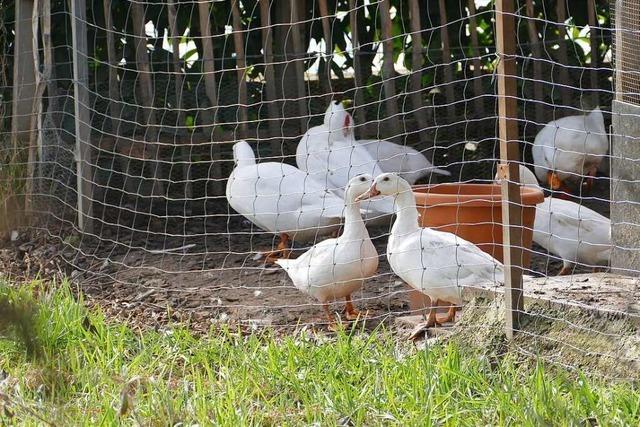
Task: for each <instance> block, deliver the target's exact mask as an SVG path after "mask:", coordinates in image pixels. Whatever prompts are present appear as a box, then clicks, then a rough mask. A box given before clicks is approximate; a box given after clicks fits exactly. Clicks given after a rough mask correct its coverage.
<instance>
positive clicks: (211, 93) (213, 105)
mask: <svg viewBox="0 0 640 427" xmlns="http://www.w3.org/2000/svg"><path fill="white" fill-rule="evenodd" d="M210 6H211V4H210V3H209V2H205V1H201V2H198V19H199V23H200V37H202V71H203V73H204V89H205V93H206V94H207V99H208V100H209V109H206V110H204V112H203V116H204V121H205V122H206V123H205V128H207V131H206V134H207V137H209V138H210V139H211V145H210V147H211V174H212V175H213V179H212V180H210V185H211V190H212V193H213V195H215V196H219V195H221V194H224V186H223V182H222V179H223V178H222V167H221V166H220V163H221V157H222V156H221V149H220V142H219V141H218V135H217V133H218V132H217V131H216V129H217V127H218V89H217V84H216V75H215V66H214V60H215V57H214V56H213V37H212V34H211V33H212V31H211V17H210V13H211V12H210V9H209V7H210Z"/></svg>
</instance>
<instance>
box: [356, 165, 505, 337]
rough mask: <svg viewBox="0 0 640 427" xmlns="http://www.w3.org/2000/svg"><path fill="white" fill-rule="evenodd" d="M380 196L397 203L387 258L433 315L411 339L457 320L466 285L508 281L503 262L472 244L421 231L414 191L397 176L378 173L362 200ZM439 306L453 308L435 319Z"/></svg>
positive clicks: (435, 231)
mask: <svg viewBox="0 0 640 427" xmlns="http://www.w3.org/2000/svg"><path fill="white" fill-rule="evenodd" d="M378 195H387V196H393V197H395V201H396V203H395V206H396V215H397V218H396V220H395V222H394V223H393V227H392V228H391V234H390V235H389V242H388V244H387V259H388V260H389V264H390V265H391V268H392V269H393V272H394V273H395V274H397V275H398V276H399V277H400V278H401V279H402V280H404V281H405V282H406V283H407V284H408V285H409V286H411V287H412V288H414V289H416V290H417V291H420V292H422V293H424V294H425V295H427V296H428V297H429V298H430V299H431V309H430V311H429V316H428V318H427V320H426V322H424V323H422V324H420V325H418V326H417V327H416V329H415V330H414V332H413V334H412V338H413V337H415V336H417V335H418V333H420V332H421V331H422V330H424V329H425V328H429V327H432V326H435V325H440V324H442V323H445V322H451V321H453V320H454V319H455V314H456V308H457V306H460V305H461V304H462V295H461V290H462V287H463V286H474V285H478V284H480V283H487V282H500V283H503V282H504V279H503V278H504V274H503V267H502V264H501V263H500V261H498V260H496V259H495V258H493V257H492V256H491V255H489V254H487V253H486V252H483V251H482V250H481V249H480V248H478V247H477V246H476V245H474V244H473V243H471V242H468V241H466V240H465V239H463V238H461V237H458V236H456V235H455V234H452V233H447V232H443V231H437V230H433V229H431V228H428V227H420V225H419V223H418V217H419V213H418V209H417V208H416V199H415V195H414V194H413V190H412V188H411V186H410V185H409V183H408V182H407V181H405V180H404V179H402V178H401V177H399V176H398V175H397V174H395V173H384V174H382V175H379V176H378V177H376V179H375V180H374V183H373V185H372V186H371V188H370V189H369V191H367V192H366V193H364V194H363V195H361V196H360V197H359V198H358V199H360V200H363V199H368V198H370V197H375V196H378ZM440 303H447V304H448V305H449V312H448V313H447V317H446V318H444V319H439V318H436V308H437V306H438V305H439V304H440Z"/></svg>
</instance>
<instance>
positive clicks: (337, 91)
mask: <svg viewBox="0 0 640 427" xmlns="http://www.w3.org/2000/svg"><path fill="white" fill-rule="evenodd" d="M515 3H516V4H515V8H514V10H515V13H513V14H511V13H509V14H507V15H508V17H509V18H512V19H514V22H515V32H514V33H513V34H510V35H509V36H510V37H511V38H512V39H513V40H512V41H513V43H515V47H516V55H515V58H516V63H517V66H516V75H515V77H516V81H517V88H516V92H515V94H514V95H515V96H516V97H517V101H518V103H517V105H518V112H517V113H518V114H517V117H518V120H517V127H518V135H519V137H518V139H519V142H520V159H521V162H520V163H521V164H522V165H523V166H524V167H525V168H527V169H529V170H530V171H531V172H532V173H533V177H532V176H531V175H530V174H527V173H526V171H523V172H521V177H520V181H522V182H524V183H527V184H528V186H527V187H524V189H523V190H522V191H523V193H522V194H523V203H524V205H525V206H529V207H528V208H526V209H524V210H523V211H522V212H523V213H522V219H523V220H524V222H525V226H524V227H523V230H524V233H523V234H524V246H525V248H524V253H525V257H524V261H525V263H524V264H525V265H524V270H525V271H524V272H525V274H526V275H527V277H525V280H524V290H525V297H526V301H525V302H526V305H525V310H524V314H525V315H526V316H525V317H524V319H523V324H522V328H521V331H520V332H519V334H518V335H519V338H518V339H519V341H518V340H516V341H515V342H516V346H517V349H518V350H519V351H520V352H522V353H523V354H542V357H545V358H547V359H549V360H550V361H552V362H554V363H559V364H565V365H570V366H574V367H576V366H595V365H598V366H601V367H605V368H606V369H610V373H611V374H614V373H615V374H616V375H618V376H627V377H634V378H635V377H636V376H637V375H636V374H637V368H638V352H639V351H640V341H639V340H638V334H637V332H636V329H635V325H637V319H638V316H637V310H638V304H639V303H640V301H638V296H637V295H638V293H637V292H635V291H636V290H637V289H638V284H637V282H636V280H635V279H634V278H633V276H634V275H635V273H636V272H637V270H640V268H639V267H638V265H637V264H635V263H634V260H635V258H634V253H635V252H634V248H635V247H636V246H637V244H636V243H634V236H635V235H636V234H634V233H637V232H636V231H635V228H637V225H636V224H637V219H636V218H637V216H634V209H637V208H636V206H637V203H636V200H637V195H636V194H635V193H636V192H635V191H634V189H633V184H634V183H635V182H636V180H637V177H638V175H637V174H635V173H634V172H635V169H634V168H636V167H637V166H635V162H634V153H635V151H634V149H633V142H634V140H635V138H637V137H638V136H639V135H640V133H639V132H638V128H637V125H635V124H634V120H635V122H637V114H638V113H637V111H635V110H634V109H633V108H632V107H633V106H634V105H635V106H636V107H637V106H638V98H637V97H638V86H637V85H638V70H639V69H638V58H640V56H638V54H637V53H636V52H635V49H634V48H633V47H634V46H637V41H638V28H639V25H640V21H639V19H640V18H639V16H640V14H639V13H638V11H639V6H638V3H637V2H635V3H634V2H633V1H617V2H611V3H609V2H601V1H596V0H585V1H578V2H568V1H534V0H521V1H518V2H515ZM30 4H31V3H29V2H21V1H20V0H16V2H15V4H14V5H13V7H8V8H6V9H3V18H2V19H3V22H2V26H0V33H1V34H0V41H1V43H2V49H3V56H2V64H0V65H2V66H3V73H2V77H3V80H2V82H1V84H2V103H1V108H2V110H1V112H2V113H3V120H2V123H1V126H2V127H1V128H0V135H1V137H2V138H1V142H0V143H1V144H2V145H0V156H1V157H2V158H3V160H4V162H3V165H2V170H1V171H0V173H1V175H0V190H1V191H2V199H1V200H2V201H3V205H4V211H5V215H4V219H3V220H2V223H1V224H0V225H2V229H1V230H0V231H3V232H5V231H6V236H5V237H6V240H7V242H8V243H7V247H9V248H13V250H12V251H6V252H3V258H2V262H3V265H4V267H5V268H4V270H5V272H6V273H5V275H7V276H9V277H18V276H20V275H22V276H25V275H26V276H29V275H33V274H41V275H51V274H58V273H59V274H63V275H66V276H70V277H71V278H73V279H74V281H75V282H77V283H78V285H79V286H80V289H82V291H83V292H84V293H85V295H88V297H90V298H91V299H94V300H96V301H99V302H101V303H103V304H104V305H105V306H106V307H110V309H112V310H114V311H118V312H126V313H128V314H129V315H132V316H133V315H135V316H137V317H139V318H142V319H146V320H144V322H151V323H158V324H160V323H166V322H170V321H176V320H177V321H187V320H188V321H189V322H190V323H191V324H192V325H194V327H196V328H203V329H207V328H208V327H209V326H210V325H211V322H213V323H231V324H234V325H239V326H241V327H250V328H255V327H261V326H274V327H284V326H287V327H296V328H299V327H305V326H308V325H318V326H320V325H323V324H326V323H327V318H326V316H325V315H324V314H323V310H322V304H321V303H320V302H319V301H318V298H314V297H313V296H314V295H315V296H316V297H317V296H318V294H313V292H311V290H312V289H314V286H315V285H314V283H319V282H322V281H323V280H324V281H327V280H329V281H333V282H337V283H339V284H340V285H343V286H342V288H345V287H347V285H350V286H351V285H353V286H355V288H359V289H357V290H354V291H353V294H352V299H353V304H354V305H355V306H356V307H357V308H358V309H360V310H361V311H362V312H364V311H365V310H367V311H368V315H367V319H368V320H367V324H368V325H377V324H379V323H381V322H382V323H385V324H391V325H393V324H394V319H395V318H397V317H402V316H407V315H414V314H418V313H421V312H422V310H421V307H422V306H423V305H424V304H426V302H425V301H424V298H423V297H422V296H421V295H420V294H418V293H416V292H415V291H412V290H411V289H412V288H411V286H407V283H406V282H410V283H409V285H412V286H414V287H416V286H417V287H420V286H423V288H424V286H427V288H428V287H429V286H431V288H428V289H431V291H429V292H432V294H433V295H432V296H434V295H436V297H434V299H435V298H437V295H441V293H439V292H440V291H441V290H442V289H444V290H446V289H449V288H451V286H454V287H455V286H457V285H459V286H462V287H463V288H464V291H463V300H464V304H462V301H447V299H443V302H445V304H444V305H448V304H446V303H453V304H456V305H463V306H464V308H463V311H462V313H463V314H462V317H460V316H461V315H460V313H459V314H458V317H459V318H460V320H459V321H458V324H457V326H455V328H457V329H456V330H457V333H459V334H468V336H469V339H473V340H482V339H489V338H488V337H490V336H492V334H493V333H494V332H495V331H496V330H499V329H500V327H501V326H499V325H501V324H502V323H501V322H503V315H501V314H500V313H502V312H503V311H504V307H503V305H502V304H503V303H502V302H501V298H500V297H499V295H500V294H501V290H502V283H501V282H502V277H501V274H502V273H501V265H500V264H499V263H498V262H495V261H494V260H493V259H491V258H488V257H486V256H484V255H481V254H483V253H485V252H488V253H490V254H491V255H493V256H495V257H497V258H498V260H500V261H501V260H502V249H503V248H502V211H501V202H500V181H501V180H500V176H496V166H497V164H498V163H499V158H500V149H499V145H500V144H499V132H498V131H499V122H498V117H499V109H498V101H499V96H498V86H497V82H498V81H499V79H500V78H501V76H500V74H499V72H498V68H499V63H500V61H501V60H504V58H503V57H501V55H500V54H499V52H496V20H497V19H502V15H501V14H499V13H496V12H495V7H496V6H495V5H494V2H492V1H487V0H475V1H474V0H469V1H458V2H445V1H444V0H440V1H438V2H422V1H419V0H379V1H374V0H364V1H360V0H349V1H337V0H306V1H300V2H297V1H295V2H293V1H287V0H230V1H212V2H211V1H180V2H175V1H163V2H144V1H133V2H130V1H116V0H103V1H102V2H98V1H87V2H85V1H84V0H72V1H71V2H64V1H51V2H47V1H45V0H35V1H34V2H33V9H31V6H30ZM34 17H36V18H37V19H34ZM614 17H615V19H614ZM614 29H615V31H614ZM34 34H35V36H34ZM614 45H615V48H614ZM614 50H615V51H616V52H615V53H616V55H615V56H614ZM34 51H35V52H36V53H35V54H34ZM34 70H35V72H34ZM30 73H31V74H33V78H32V79H31V78H30V77H29V76H30V75H31V74H30ZM614 77H615V81H614ZM614 87H615V90H614ZM616 103H618V104H616ZM616 105H618V106H617V107H616ZM616 108H617V109H616ZM625 108H626V109H625ZM612 112H613V114H612ZM617 113H620V114H617ZM612 120H613V125H614V126H613V128H611V127H610V126H611V124H612ZM612 129H613V130H612ZM242 141H246V143H243V142H242ZM380 141H386V142H380ZM610 141H611V143H613V144H614V149H613V150H610ZM617 141H620V144H619V145H616V144H617ZM392 144H396V145H392ZM615 147H621V151H616V148H615ZM635 158H638V157H635ZM610 165H612V169H611V171H610V170H609V167H610ZM616 165H618V167H619V169H617V170H615V166H616ZM382 172H398V173H400V175H401V176H402V177H403V178H405V179H406V180H407V181H408V182H409V183H410V184H416V185H421V186H420V187H419V189H418V190H417V193H416V194H417V195H418V196H417V201H418V204H419V205H425V206H428V208H427V209H425V210H424V211H422V212H421V215H420V217H419V221H420V224H421V225H424V226H430V227H434V228H435V229H437V230H441V231H450V232H454V233H457V234H458V235H459V236H461V237H463V238H465V239H467V240H469V241H471V242H473V243H474V244H477V245H479V247H480V248H481V249H482V250H484V251H485V252H481V251H479V250H478V249H477V248H476V247H475V245H472V244H467V243H464V244H463V245H462V246H458V244H459V243H460V240H457V241H456V240H455V239H454V240H451V238H452V236H451V235H442V234H437V233H433V235H432V234H430V233H431V232H428V231H424V230H422V231H420V232H419V235H418V237H417V238H415V239H417V240H416V245H414V246H413V247H408V248H401V243H404V242H405V241H406V242H408V243H407V244H410V243H411V238H410V236H409V237H408V236H405V235H402V234H401V233H400V231H401V229H402V227H400V226H399V227H397V228H396V229H393V228H392V224H393V223H394V221H396V222H397V223H399V224H405V221H406V224H409V225H411V224H412V221H413V220H412V219H411V218H409V219H406V217H407V215H405V214H403V213H402V212H403V211H404V209H405V205H407V206H409V205H412V204H411V203H410V202H409V203H408V204H407V203H405V204H402V203H401V202H400V199H403V198H404V196H403V195H404V194H407V193H409V194H411V193H410V192H409V191H404V192H401V193H400V194H401V195H400V196H398V198H397V199H396V202H395V203H394V202H393V199H392V198H389V197H387V198H384V199H377V200H376V199H373V200H369V201H363V202H362V203H361V206H360V211H358V213H361V214H363V215H364V217H365V219H366V220H367V228H368V233H369V235H370V237H371V239H372V242H373V246H372V247H375V251H373V252H372V251H371V246H367V245H364V244H363V245H355V246H356V247H351V246H348V245H347V246H344V247H349V248H350V249H348V250H347V249H344V250H343V251H342V252H340V251H338V250H336V249H332V248H331V247H330V246H331V244H332V242H335V240H328V239H335V238H336V236H341V238H342V239H343V240H341V241H340V242H342V243H344V241H345V239H344V236H345V235H347V234H348V233H347V229H349V230H350V231H349V233H351V232H353V233H355V234H353V235H354V236H355V237H353V239H352V240H353V241H364V242H366V241H367V239H366V238H365V237H363V236H365V235H364V234H362V233H361V230H360V232H359V233H360V234H358V232H355V231H353V227H350V226H349V221H348V220H347V221H346V223H345V220H344V218H345V215H347V214H346V212H345V211H349V206H351V204H350V202H349V198H350V197H351V196H352V194H351V193H353V192H354V191H356V190H352V191H350V189H353V188H356V187H357V185H360V184H358V183H357V182H355V181H354V182H352V186H348V185H347V184H348V182H349V179H350V178H353V177H355V176H359V174H361V173H368V174H370V175H371V176H372V178H376V176H377V175H379V174H380V173H382ZM498 175H499V174H498ZM230 176H232V177H233V179H230ZM362 178H365V179H369V178H368V177H365V176H362ZM503 178H508V177H503ZM398 182H399V181H398ZM398 182H396V184H397V185H396V188H399V187H398V186H399V185H400V184H398ZM435 183H448V184H443V185H437V184H435ZM356 184H357V185H356ZM365 184H368V185H365V187H367V188H369V187H371V183H369V181H366V182H365ZM376 184H378V185H377V188H378V189H380V188H383V187H384V183H383V182H382V181H380V182H377V181H376ZM380 184H381V185H380ZM357 188H359V189H360V190H361V191H364V190H363V188H364V187H362V188H360V187H357ZM540 188H543V189H544V192H545V194H544V195H545V196H547V197H546V198H544V199H543V196H542V194H541V193H540V192H539V191H538V190H539V189H540ZM390 191H391V190H390ZM527 192H528V193H527ZM525 193H527V194H528V195H527V194H525ZM79 194H80V196H79ZM345 200H346V201H347V202H345ZM79 202H80V203H79ZM345 206H346V209H345ZM536 206H537V207H536ZM23 208H24V210H23ZM396 208H402V209H400V213H399V215H398V216H397V218H396V219H395V220H394V216H393V215H392V213H393V211H394V210H395V209H396ZM407 211H408V212H413V210H412V209H411V207H410V206H409V207H408V208H407ZM18 212H20V213H18ZM22 212H24V213H22ZM353 212H355V211H353ZM353 212H352V213H353ZM478 215H480V216H478ZM356 216H358V215H355V214H354V215H352V218H355V217H356ZM340 218H342V219H340ZM347 218H349V217H348V215H347ZM609 218H614V221H613V227H612V222H611V220H610V219H609ZM400 219H402V221H400ZM354 221H356V220H354ZM356 222H357V221H356ZM27 224H28V226H27ZM340 224H342V225H340ZM618 226H620V228H618V229H617V228H616V227H618ZM634 227H635V228H634ZM612 229H613V237H614V238H613V241H612V231H611V230H612ZM341 230H342V231H341ZM616 230H620V231H619V232H617V231H616ZM398 233H400V234H398ZM394 235H395V237H396V239H395V241H396V244H395V246H392V243H391V240H392V239H391V238H393V237H394ZM618 235H619V236H620V240H616V236H618ZM425 236H427V237H425ZM429 236H430V237H429ZM358 239H359V240H358ZM425 239H426V240H425ZM625 239H626V240H625ZM527 240H532V242H528V241H527ZM321 242H325V243H321ZM326 242H328V243H326ZM398 242H400V243H398ZM314 244H320V246H317V247H314V249H312V250H311V252H309V253H307V254H306V255H303V254H304V252H305V251H307V250H309V249H310V248H311V247H312V246H313V245H314ZM352 246H353V245H352ZM365 246H366V248H365ZM425 246H426V249H425ZM289 247H293V252H292V254H291V257H290V259H292V260H294V259H301V260H303V261H304V263H306V267H307V268H306V269H304V268H303V269H302V270H301V271H302V273H300V272H298V274H297V276H296V273H295V271H294V270H295V269H294V268H293V267H292V266H295V265H296V264H295V262H289V263H288V264H287V262H283V263H282V264H283V265H287V266H288V267H287V269H288V271H287V272H285V271H284V270H285V269H283V268H282V267H281V266H279V265H274V264H271V263H270V261H272V260H275V259H278V258H282V257H285V256H287V255H289V250H288V248H289ZM336 247H340V248H343V246H340V245H338V246H336ZM461 247H462V248H464V250H463V249H460V248H461ZM390 248H400V254H401V256H400V257H399V259H398V260H396V261H394V260H391V262H389V261H387V256H385V253H386V252H387V250H390ZM365 249H366V250H365ZM505 250H506V248H505ZM376 252H377V254H378V255H377V256H376V254H375V253H376ZM354 254H357V256H356V255H354ZM425 254H426V255H425ZM612 254H613V255H612ZM611 258H614V260H613V262H611ZM372 260H375V261H376V262H375V263H374V262H370V261H372ZM479 260H480V261H479ZM365 261H366V262H365ZM412 262H413V263H414V264H415V263H417V264H416V265H414V264H412ZM353 263H355V264H354V265H357V268H355V267H354V268H353V270H355V271H356V272H355V273H354V272H353V271H351V272H349V273H344V277H343V276H341V274H343V273H341V272H340V271H341V268H343V267H344V266H348V265H351V264H353ZM311 264H314V265H315V266H316V267H317V268H315V269H312V268H308V267H309V265H311ZM365 264H366V265H365ZM373 264H377V268H376V266H375V265H373ZM390 264H391V265H390ZM449 264H451V265H449ZM298 265H302V263H298ZM609 266H612V267H615V269H612V270H610V271H609V272H608V273H606V274H598V275H596V274H585V273H591V272H592V270H594V269H602V270H603V271H604V270H605V269H607V268H608V267H609ZM427 267H428V268H427ZM403 268H404V269H405V270H406V271H419V272H420V274H418V276H417V277H413V276H412V275H411V274H408V273H406V271H405V273H403V272H402V271H401V270H402V269H403ZM364 270H371V271H367V272H364ZM399 271H400V273H399ZM425 271H428V272H429V273H428V274H427V273H425ZM287 273H288V274H287ZM365 273H366V274H365ZM559 273H562V276H558V277H556V276H557V275H558V274H559ZM614 273H615V274H614ZM350 274H351V275H354V274H355V276H358V275H359V274H360V275H363V274H364V275H365V276H370V277H369V278H368V279H367V280H366V281H365V283H364V285H363V286H362V288H361V289H360V286H359V285H360V283H356V284H353V283H351V284H349V283H347V282H349V281H351V280H352V277H351V276H350ZM289 276H291V277H289ZM427 276H428V278H425V277H427ZM292 278H293V281H294V282H297V283H296V284H297V287H296V286H294V284H293V283H292ZM327 278H329V279H327ZM314 281H315V282H314ZM427 282H428V283H427ZM425 283H427V284H425ZM355 288H354V289H355ZM427 288H424V289H427ZM331 289H333V288H331ZM309 292H311V294H312V295H311V296H310V295H307V293H309ZM332 292H333V291H332ZM335 292H338V291H335ZM442 292H444V291H442ZM338 293H339V292H338ZM443 298H444V297H443ZM447 298H448V297H447ZM449 299H454V297H451V298H449ZM332 307H333V308H337V307H338V306H337V305H334V306H332ZM347 311H351V314H353V313H355V311H352V310H347ZM347 317H349V313H347ZM605 320H608V321H605ZM541 349H544V351H542V350H541ZM594 360H595V362H594Z"/></svg>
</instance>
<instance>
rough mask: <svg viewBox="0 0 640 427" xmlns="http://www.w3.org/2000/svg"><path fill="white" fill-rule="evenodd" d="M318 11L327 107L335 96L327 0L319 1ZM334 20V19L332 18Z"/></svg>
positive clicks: (323, 86)
mask: <svg viewBox="0 0 640 427" xmlns="http://www.w3.org/2000/svg"><path fill="white" fill-rule="evenodd" d="M318 9H319V10H320V18H321V20H322V34H323V37H324V41H325V44H326V46H325V61H324V65H325V70H324V72H325V77H324V79H323V78H322V77H320V83H321V85H322V89H323V90H322V91H323V92H324V94H325V100H326V103H327V105H328V104H329V101H331V98H332V96H333V94H332V89H331V62H332V61H333V37H332V34H331V22H330V20H329V7H328V6H327V0H318ZM332 19H333V18H332Z"/></svg>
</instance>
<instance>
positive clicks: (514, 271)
mask: <svg viewBox="0 0 640 427" xmlns="http://www.w3.org/2000/svg"><path fill="white" fill-rule="evenodd" d="M513 2H514V0H496V3H495V11H496V12H495V13H496V51H497V54H498V57H499V63H498V121H499V133H500V135H499V136H500V160H501V163H502V164H501V165H500V166H501V168H503V176H505V177H506V178H507V179H503V180H502V222H503V225H502V230H503V234H502V236H503V237H502V241H503V245H504V251H503V252H504V281H505V283H504V286H505V289H504V295H505V314H506V331H505V332H506V334H507V337H509V338H512V337H513V334H514V332H515V331H516V330H518V329H519V328H520V313H521V312H522V310H523V308H524V305H523V298H522V256H523V247H522V201H521V197H520V188H519V185H518V181H519V176H520V171H519V166H518V163H517V162H518V160H519V158H520V147H519V144H518V101H517V95H518V92H517V91H518V88H517V81H516V71H517V69H516V27H515V17H514V15H513V13H514V5H513Z"/></svg>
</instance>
